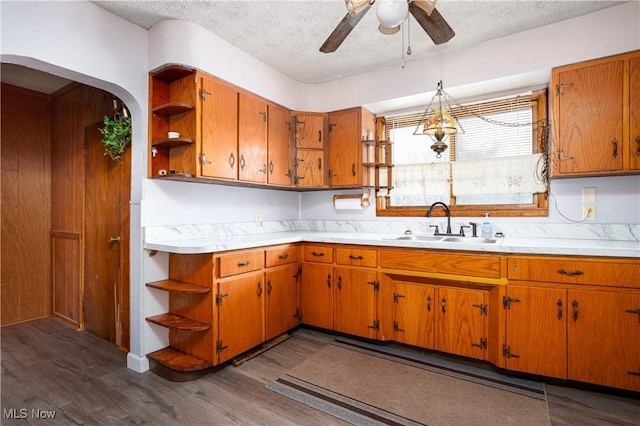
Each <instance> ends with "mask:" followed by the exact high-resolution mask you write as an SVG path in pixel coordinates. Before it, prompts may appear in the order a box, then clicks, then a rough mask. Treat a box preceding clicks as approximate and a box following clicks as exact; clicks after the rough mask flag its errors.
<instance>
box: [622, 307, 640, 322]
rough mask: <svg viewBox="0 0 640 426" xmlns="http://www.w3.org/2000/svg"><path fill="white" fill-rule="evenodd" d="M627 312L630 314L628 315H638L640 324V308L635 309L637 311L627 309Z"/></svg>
mask: <svg viewBox="0 0 640 426" xmlns="http://www.w3.org/2000/svg"><path fill="white" fill-rule="evenodd" d="M625 312H626V313H628V314H636V315H638V322H640V308H638V309H635V310H633V309H627V310H626V311H625Z"/></svg>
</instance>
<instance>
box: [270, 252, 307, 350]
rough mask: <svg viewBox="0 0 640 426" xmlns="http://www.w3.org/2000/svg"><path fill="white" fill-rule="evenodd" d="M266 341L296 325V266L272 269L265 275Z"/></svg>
mask: <svg viewBox="0 0 640 426" xmlns="http://www.w3.org/2000/svg"><path fill="white" fill-rule="evenodd" d="M266 281H267V298H266V339H265V340H271V339H273V338H274V337H277V336H279V335H281V334H282V333H285V332H287V331H289V330H291V329H292V328H294V327H295V326H297V325H298V322H299V321H298V316H299V310H298V265H297V264H290V265H287V266H285V267H280V268H273V269H272V270H269V271H268V272H267V273H266Z"/></svg>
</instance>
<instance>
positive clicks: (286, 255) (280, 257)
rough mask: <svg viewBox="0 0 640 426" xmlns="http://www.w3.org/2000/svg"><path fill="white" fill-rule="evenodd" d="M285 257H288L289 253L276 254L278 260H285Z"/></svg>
mask: <svg viewBox="0 0 640 426" xmlns="http://www.w3.org/2000/svg"><path fill="white" fill-rule="evenodd" d="M287 257H289V253H284V254H281V255H279V256H278V259H280V260H285V259H286V258H287Z"/></svg>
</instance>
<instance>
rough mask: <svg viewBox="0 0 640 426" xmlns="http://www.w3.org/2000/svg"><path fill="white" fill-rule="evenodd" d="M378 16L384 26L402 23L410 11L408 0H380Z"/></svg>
mask: <svg viewBox="0 0 640 426" xmlns="http://www.w3.org/2000/svg"><path fill="white" fill-rule="evenodd" d="M376 3H377V4H378V6H377V7H376V16H377V17H378V21H380V24H381V25H382V26H383V27H386V28H394V27H397V26H399V25H400V24H402V22H403V21H404V20H405V19H406V18H407V14H408V13H409V4H408V3H407V0H378V1H377V2H376Z"/></svg>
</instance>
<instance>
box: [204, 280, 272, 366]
mask: <svg viewBox="0 0 640 426" xmlns="http://www.w3.org/2000/svg"><path fill="white" fill-rule="evenodd" d="M265 292H266V286H265V283H264V274H263V273H262V271H259V272H253V273H249V274H243V275H242V276H241V277H240V278H233V279H229V280H225V281H221V282H220V283H218V294H217V295H216V303H217V305H218V316H219V319H218V324H219V325H218V326H219V331H218V339H217V341H216V354H217V356H218V362H219V363H221V362H224V361H227V360H229V359H231V358H233V357H235V356H236V355H239V354H241V353H243V352H245V351H248V350H249V349H251V348H253V347H255V346H257V345H259V344H260V343H262V342H264V341H265V334H264V324H265V317H264V298H265V297H266V295H265Z"/></svg>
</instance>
